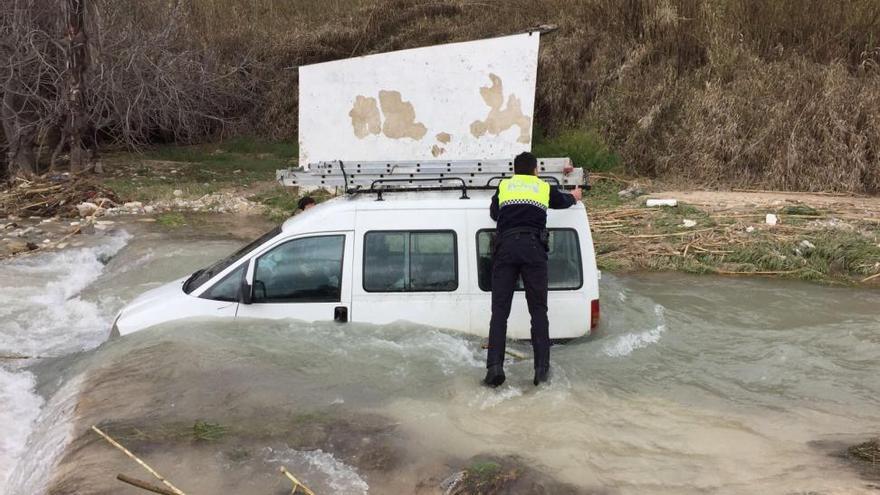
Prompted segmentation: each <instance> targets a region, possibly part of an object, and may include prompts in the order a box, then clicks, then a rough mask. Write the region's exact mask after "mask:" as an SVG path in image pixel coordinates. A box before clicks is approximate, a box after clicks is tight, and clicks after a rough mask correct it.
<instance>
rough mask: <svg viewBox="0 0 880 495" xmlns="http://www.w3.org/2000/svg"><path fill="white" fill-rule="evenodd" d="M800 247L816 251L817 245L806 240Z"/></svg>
mask: <svg viewBox="0 0 880 495" xmlns="http://www.w3.org/2000/svg"><path fill="white" fill-rule="evenodd" d="M800 246H801V247H802V248H804V249H816V245H815V244H813V243H812V242H810V241H808V240H806V239H804V240H802V241H801V244H800Z"/></svg>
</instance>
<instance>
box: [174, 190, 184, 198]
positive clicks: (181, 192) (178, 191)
mask: <svg viewBox="0 0 880 495" xmlns="http://www.w3.org/2000/svg"><path fill="white" fill-rule="evenodd" d="M171 194H173V195H174V197H176V198H179V197H181V196H183V191H181V190H180V189H175V190H174V192H173V193H171Z"/></svg>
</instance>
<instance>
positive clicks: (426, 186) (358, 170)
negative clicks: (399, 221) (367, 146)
mask: <svg viewBox="0 0 880 495" xmlns="http://www.w3.org/2000/svg"><path fill="white" fill-rule="evenodd" d="M571 164H572V163H571V160H570V159H569V158H539V159H538V176H539V177H540V178H542V179H544V180H545V181H547V182H549V183H551V184H552V185H555V186H557V187H560V188H563V189H574V188H575V187H577V186H581V187H584V188H585V189H589V185H588V184H587V183H586V181H585V178H586V174H585V172H584V170H583V169H581V168H577V167H576V168H574V169H573V170H572V171H571V172H569V173H568V174H566V173H565V172H564V170H565V168H566V167H568V166H571ZM512 175H513V161H512V160H448V161H447V160H422V161H415V160H403V161H367V162H358V161H346V162H342V161H341V160H334V161H323V162H317V163H310V164H309V167H308V168H307V169H303V168H288V169H282V170H278V171H277V172H276V177H277V179H278V182H280V183H281V184H282V185H284V186H291V187H342V188H343V190H344V191H345V193H346V194H361V193H375V194H377V195H378V199H382V193H383V192H406V191H455V190H459V191H461V194H462V196H461V197H462V199H466V198H467V197H468V196H467V192H468V190H486V189H490V190H491V189H495V188H496V187H498V181H500V180H501V179H504V178H506V177H511V176H512Z"/></svg>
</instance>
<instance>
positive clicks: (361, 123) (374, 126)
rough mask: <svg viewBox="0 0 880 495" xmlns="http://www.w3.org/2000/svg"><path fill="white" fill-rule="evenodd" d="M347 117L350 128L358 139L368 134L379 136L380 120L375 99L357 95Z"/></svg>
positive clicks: (380, 129)
mask: <svg viewBox="0 0 880 495" xmlns="http://www.w3.org/2000/svg"><path fill="white" fill-rule="evenodd" d="M348 116H349V117H351V126H352V127H353V128H354V135H355V137H357V138H358V139H363V138H365V137H367V135H369V134H379V133H380V132H381V131H382V120H381V117H380V115H379V107H378V106H376V99H375V98H372V97H369V96H361V95H358V96H357V97H356V98H355V100H354V106H352V107H351V111H350V112H348Z"/></svg>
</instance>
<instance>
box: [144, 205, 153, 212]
mask: <svg viewBox="0 0 880 495" xmlns="http://www.w3.org/2000/svg"><path fill="white" fill-rule="evenodd" d="M155 211H156V207H155V206H153V205H147V206H144V213H153V212H155Z"/></svg>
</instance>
